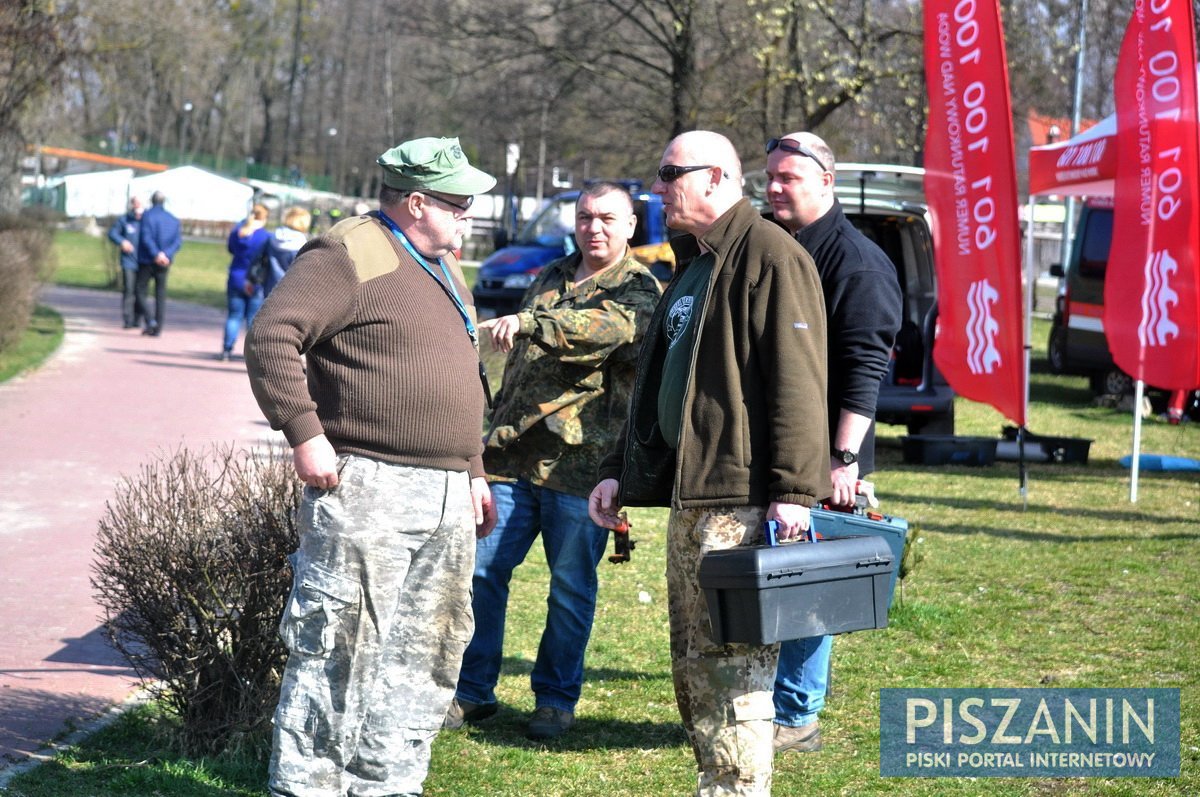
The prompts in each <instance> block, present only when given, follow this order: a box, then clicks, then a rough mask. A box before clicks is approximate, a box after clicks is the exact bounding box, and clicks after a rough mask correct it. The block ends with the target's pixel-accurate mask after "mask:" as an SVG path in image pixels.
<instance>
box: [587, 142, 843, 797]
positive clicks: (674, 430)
mask: <svg viewBox="0 0 1200 797" xmlns="http://www.w3.org/2000/svg"><path fill="white" fill-rule="evenodd" d="M652 190H653V191H654V192H655V193H656V194H659V195H661V196H662V198H663V207H664V209H665V211H666V217H667V226H668V227H670V228H672V229H674V230H681V231H683V232H685V233H687V234H686V235H681V236H678V237H676V238H674V239H672V241H671V247H672V249H674V251H675V255H676V263H677V264H678V270H677V272H676V276H675V277H674V279H672V281H671V283H670V285H669V286H668V287H667V291H666V293H665V294H664V295H663V299H662V301H661V302H659V304H658V307H657V308H656V309H655V311H654V315H653V316H652V317H651V319H650V324H649V326H648V328H647V331H646V337H645V340H644V342H643V344H642V348H641V352H640V354H639V356H638V368H637V377H636V379H635V382H634V390H633V395H632V398H631V401H630V406H629V419H628V421H627V422H626V425H625V431H624V434H622V435H621V437H619V438H618V444H617V447H616V449H615V450H614V451H613V452H611V453H610V454H609V455H608V456H607V457H606V458H605V459H604V460H603V461H602V462H601V464H600V468H599V471H598V475H599V477H600V479H601V481H600V483H599V484H597V485H596V487H595V489H594V490H593V491H592V494H591V496H590V498H589V502H588V510H589V514H590V515H591V517H592V519H593V520H594V521H596V523H597V524H599V525H602V526H606V527H608V528H615V527H616V525H617V523H618V517H617V511H618V510H619V509H620V507H621V505H628V506H664V505H669V506H670V507H671V514H670V518H669V520H668V523H667V600H668V616H669V619H670V625H671V670H672V675H673V677H674V682H675V701H676V703H677V704H678V705H679V713H680V716H681V718H682V720H683V725H684V729H685V730H686V731H687V735H688V739H689V741H690V742H691V744H692V751H693V753H694V754H695V756H696V762H697V764H698V767H699V777H698V781H697V787H696V794H697V795H700V797H710V796H711V797H715V796H716V795H734V794H736V795H762V796H763V797H766V796H767V795H770V793H771V779H772V758H773V756H774V750H773V749H772V741H771V740H772V723H771V720H772V718H773V717H774V716H775V708H774V706H773V705H772V703H771V686H772V684H773V682H774V680H775V662H776V658H777V656H778V653H779V647H778V646H777V645H749V644H739V643H731V644H727V645H719V644H717V643H716V642H715V641H714V640H713V638H712V626H711V623H710V621H709V617H708V608H707V604H706V603H705V599H704V594H703V592H702V591H701V590H700V586H699V569H700V559H701V556H702V555H703V554H704V553H705V552H706V551H710V550H719V549H724V548H732V547H735V546H739V545H753V544H758V543H762V542H764V540H765V536H764V533H763V528H762V526H763V521H764V520H777V521H779V524H780V531H779V536H780V537H781V538H782V539H794V538H796V537H798V536H799V535H800V534H801V533H802V532H803V531H805V530H807V529H808V527H809V524H810V522H811V516H810V514H809V508H810V507H811V506H813V505H814V504H815V503H816V501H817V499H818V498H820V497H821V496H824V495H827V494H828V493H829V466H828V461H829V460H828V453H827V443H828V437H829V432H828V429H827V428H826V423H827V422H826V412H825V390H826V385H825V381H826V374H825V308H824V301H823V299H822V296H821V283H820V280H819V279H818V277H817V271H816V268H815V267H814V266H813V262H812V259H811V258H810V257H809V256H808V254H807V253H806V252H805V251H804V249H803V248H801V246H800V245H799V244H797V243H796V242H795V241H794V240H793V239H792V238H791V236H789V235H788V234H787V232H786V231H784V230H782V229H780V228H779V227H778V226H776V225H775V224H772V223H771V222H769V221H767V220H766V219H764V218H762V217H761V216H760V215H759V214H758V211H756V210H755V209H754V207H753V206H752V205H751V204H750V202H749V201H748V200H746V199H745V198H744V197H743V196H742V168H741V161H740V160H739V158H738V156H737V152H736V151H735V150H734V148H733V145H732V144H731V143H730V142H729V140H728V139H726V138H725V137H724V136H721V135H718V134H717V133H712V132H708V131H692V132H688V133H684V134H682V135H680V136H678V137H677V138H675V139H674V140H672V141H671V143H670V144H669V145H668V146H667V149H666V151H665V152H664V153H663V156H662V160H661V162H660V166H659V170H658V179H657V180H656V181H655V183H654V186H653V189H652Z"/></svg>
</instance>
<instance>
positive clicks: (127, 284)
mask: <svg viewBox="0 0 1200 797" xmlns="http://www.w3.org/2000/svg"><path fill="white" fill-rule="evenodd" d="M141 226H142V200H140V199H138V198H137V197H131V198H130V200H129V211H128V212H126V213H125V214H123V215H121V216H118V217H117V218H116V220H115V221H114V222H113V223H112V226H111V227H109V228H108V240H110V241H112V242H113V243H114V244H116V245H117V249H118V251H119V253H120V256H121V317H122V318H123V319H124V321H125V328H126V329H133V328H134V327H136V326H137V325H138V322H139V321H141V320H142V317H141V314H140V313H138V311H137V272H138V261H137V244H138V229H139V228H140V227H141Z"/></svg>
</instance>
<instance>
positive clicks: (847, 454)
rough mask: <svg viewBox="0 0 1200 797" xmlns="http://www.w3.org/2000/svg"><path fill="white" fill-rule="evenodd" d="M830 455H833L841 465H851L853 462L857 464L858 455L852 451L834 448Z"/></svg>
mask: <svg viewBox="0 0 1200 797" xmlns="http://www.w3.org/2000/svg"><path fill="white" fill-rule="evenodd" d="M830 453H832V454H833V458H834V459H836V460H838V461H839V462H841V463H842V464H843V465H853V464H854V463H855V462H858V454H856V453H855V452H853V451H846V450H844V449H841V448H835V449H833V450H832V451H831V452H830Z"/></svg>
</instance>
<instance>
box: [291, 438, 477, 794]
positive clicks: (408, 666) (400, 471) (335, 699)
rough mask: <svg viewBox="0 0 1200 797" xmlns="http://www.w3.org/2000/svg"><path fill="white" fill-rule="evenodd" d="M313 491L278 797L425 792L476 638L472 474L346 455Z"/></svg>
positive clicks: (299, 559)
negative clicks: (332, 481) (434, 748)
mask: <svg viewBox="0 0 1200 797" xmlns="http://www.w3.org/2000/svg"><path fill="white" fill-rule="evenodd" d="M341 465H342V467H341V470H340V473H341V480H340V483H339V485H338V486H337V487H336V488H335V489H333V490H327V491H323V490H314V489H312V488H306V489H305V491H304V498H303V500H302V502H301V505H300V509H299V516H298V521H299V525H300V548H299V550H298V551H296V553H295V554H294V555H293V557H292V565H293V569H294V571H295V575H294V579H293V583H292V593H291V596H290V598H289V599H288V603H287V606H286V608H285V610H284V616H283V620H282V622H281V623H280V633H281V635H282V637H283V640H284V643H285V644H286V645H287V648H288V651H289V655H288V663H287V669H286V671H285V673H284V676H283V684H282V687H281V689H280V696H279V707H278V709H277V710H276V712H275V738H274V749H273V751H272V756H271V766H270V788H271V792H272V794H275V795H288V797H344V795H351V797H382V795H389V797H390V796H391V795H409V794H413V795H415V794H420V793H421V784H422V782H423V781H424V779H425V775H426V773H427V772H428V769H429V752H430V745H431V743H432V742H433V738H434V737H435V736H436V735H437V731H438V729H439V728H440V727H441V724H442V720H443V718H444V717H445V715H446V710H447V708H448V707H449V705H450V700H451V698H452V697H453V695H454V686H455V683H456V682H457V681H458V670H459V666H460V664H461V662H462V654H463V650H464V649H465V648H466V646H467V642H468V641H469V640H470V639H471V633H472V631H473V625H474V623H473V617H472V614H471V596H470V590H471V572H472V570H473V568H474V560H475V522H474V513H473V511H472V508H471V497H470V483H469V480H468V477H467V474H466V473H453V472H448V471H443V470H431V469H427V468H412V467H405V466H400V465H392V464H388V463H385V462H379V461H377V460H373V459H368V458H365V457H358V456H349V457H344V458H342V460H341Z"/></svg>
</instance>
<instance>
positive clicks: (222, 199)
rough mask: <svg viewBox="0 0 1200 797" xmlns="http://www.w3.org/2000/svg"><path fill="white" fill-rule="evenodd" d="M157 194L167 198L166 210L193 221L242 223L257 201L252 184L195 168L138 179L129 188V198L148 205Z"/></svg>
mask: <svg viewBox="0 0 1200 797" xmlns="http://www.w3.org/2000/svg"><path fill="white" fill-rule="evenodd" d="M155 191H162V192H163V194H165V195H166V197H167V202H166V207H167V210H169V211H171V212H172V213H174V214H175V215H176V216H178V217H179V218H181V219H188V220H193V221H225V222H230V223H233V222H237V221H241V220H242V219H244V218H246V214H247V213H249V212H250V206H251V204H252V202H253V199H254V189H253V188H252V187H250V186H249V185H246V184H245V183H239V182H238V181H236V180H230V179H228V178H226V177H221V176H220V175H218V174H213V173H212V172H208V171H205V170H204V169H199V168H197V167H195V166H180V167H179V168H177V169H168V170H166V171H165V172H159V173H158V174H149V175H146V176H145V177H137V178H134V179H133V181H132V182H131V183H130V187H129V193H130V196H136V197H138V198H139V199H141V200H142V201H143V202H145V203H146V205H147V206H149V203H150V195H151V194H153V193H154V192H155Z"/></svg>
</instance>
